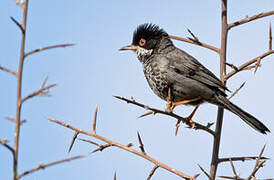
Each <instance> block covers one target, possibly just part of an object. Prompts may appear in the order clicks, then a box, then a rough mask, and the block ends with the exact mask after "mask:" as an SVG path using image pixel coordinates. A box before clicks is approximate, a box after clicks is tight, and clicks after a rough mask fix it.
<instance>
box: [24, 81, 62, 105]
mask: <svg viewBox="0 0 274 180" xmlns="http://www.w3.org/2000/svg"><path fill="white" fill-rule="evenodd" d="M56 85H57V84H51V85H48V86H46V87H44V88H41V89H39V90H37V91H35V92H33V93H31V94H29V95H27V96H26V97H24V98H23V99H22V102H21V103H24V102H25V101H26V100H28V99H30V98H33V97H35V96H38V95H41V94H43V93H44V91H45V90H48V89H50V88H52V87H54V86H56Z"/></svg>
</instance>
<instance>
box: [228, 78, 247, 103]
mask: <svg viewBox="0 0 274 180" xmlns="http://www.w3.org/2000/svg"><path fill="white" fill-rule="evenodd" d="M244 85H245V82H244V83H243V84H241V86H240V87H239V88H237V89H236V90H235V91H234V92H233V93H232V94H231V95H230V96H228V97H227V99H231V98H232V97H233V96H235V95H236V94H237V93H238V92H239V91H240V90H241V89H242V88H243V87H244Z"/></svg>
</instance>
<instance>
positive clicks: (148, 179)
mask: <svg viewBox="0 0 274 180" xmlns="http://www.w3.org/2000/svg"><path fill="white" fill-rule="evenodd" d="M158 168H159V166H157V165H155V166H154V167H153V169H152V170H151V171H150V173H149V175H148V177H147V180H150V179H151V178H152V176H153V174H154V173H155V171H156V170H157V169H158Z"/></svg>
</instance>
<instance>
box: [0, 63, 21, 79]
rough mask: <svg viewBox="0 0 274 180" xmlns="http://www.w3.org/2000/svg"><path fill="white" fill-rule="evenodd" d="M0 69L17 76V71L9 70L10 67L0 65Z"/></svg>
mask: <svg viewBox="0 0 274 180" xmlns="http://www.w3.org/2000/svg"><path fill="white" fill-rule="evenodd" d="M0 70H2V71H5V72H8V73H10V74H12V75H14V76H15V77H17V72H15V71H13V70H11V69H8V68H5V67H3V66H0Z"/></svg>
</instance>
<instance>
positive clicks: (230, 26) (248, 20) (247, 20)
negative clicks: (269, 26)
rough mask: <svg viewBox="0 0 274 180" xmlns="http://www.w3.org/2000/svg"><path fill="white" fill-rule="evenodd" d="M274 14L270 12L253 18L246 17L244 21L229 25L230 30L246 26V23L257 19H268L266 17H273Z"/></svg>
mask: <svg viewBox="0 0 274 180" xmlns="http://www.w3.org/2000/svg"><path fill="white" fill-rule="evenodd" d="M273 14H274V11H269V12H266V13H260V14H256V15H254V16H251V17H248V16H247V17H246V18H244V19H241V20H239V21H236V22H233V23H231V24H229V25H228V29H230V28H233V27H235V26H239V25H241V24H245V23H248V22H250V21H254V20H256V19H259V18H263V17H266V16H271V15H273Z"/></svg>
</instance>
